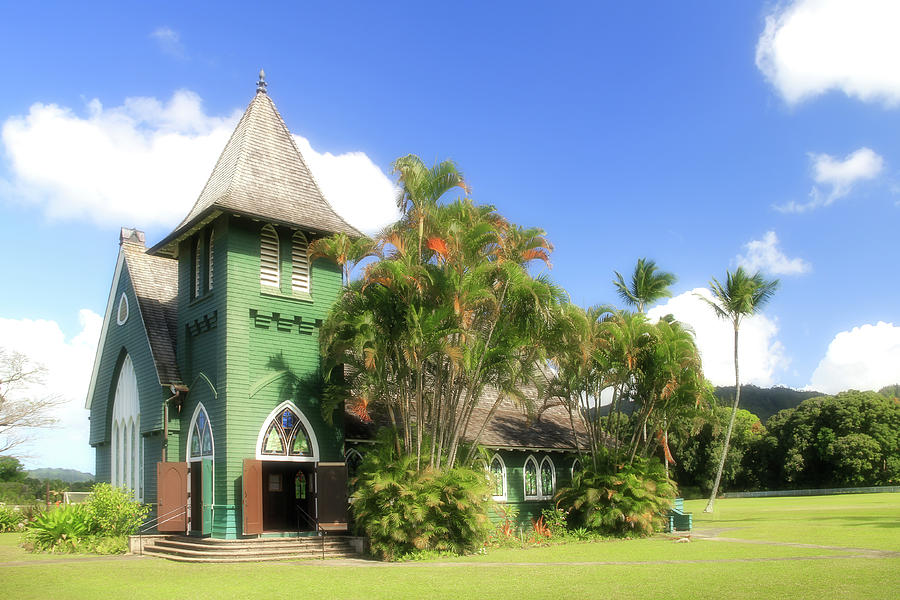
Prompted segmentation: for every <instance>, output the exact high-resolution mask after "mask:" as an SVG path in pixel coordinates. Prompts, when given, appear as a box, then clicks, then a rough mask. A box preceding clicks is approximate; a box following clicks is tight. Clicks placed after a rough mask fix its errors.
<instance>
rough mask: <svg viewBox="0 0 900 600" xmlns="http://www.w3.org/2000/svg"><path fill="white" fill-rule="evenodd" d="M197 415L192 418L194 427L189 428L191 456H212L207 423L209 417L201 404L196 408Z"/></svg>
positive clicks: (209, 428) (210, 436)
mask: <svg viewBox="0 0 900 600" xmlns="http://www.w3.org/2000/svg"><path fill="white" fill-rule="evenodd" d="M197 411H198V412H197V417H196V419H194V428H193V430H191V458H199V457H201V456H212V454H213V442H212V429H211V427H210V425H209V417H208V416H207V415H206V409H204V408H203V406H202V405H201V406H199V407H198V408H197Z"/></svg>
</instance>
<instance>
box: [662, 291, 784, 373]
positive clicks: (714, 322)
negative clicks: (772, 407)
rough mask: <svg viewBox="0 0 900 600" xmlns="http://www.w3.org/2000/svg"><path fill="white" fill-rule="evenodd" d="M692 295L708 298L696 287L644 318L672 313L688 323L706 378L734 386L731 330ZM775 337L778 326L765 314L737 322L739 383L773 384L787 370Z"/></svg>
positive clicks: (706, 305)
mask: <svg viewBox="0 0 900 600" xmlns="http://www.w3.org/2000/svg"><path fill="white" fill-rule="evenodd" d="M696 294H700V295H702V296H703V297H705V298H710V299H711V298H712V294H711V293H710V291H709V290H708V289H706V288H696V289H694V290H691V291H690V292H685V293H683V294H680V295H678V296H675V297H674V298H670V299H669V300H668V301H667V302H666V303H665V304H660V305H657V306H655V307H654V308H652V309H650V310H649V311H647V316H648V317H649V318H650V319H651V320H656V319H659V318H661V317H663V316H665V315H668V314H672V315H674V316H675V318H676V319H678V320H679V321H682V322H684V323H687V324H689V325H690V326H691V327H692V328H693V329H694V333H695V334H696V336H697V347H698V348H699V349H700V354H701V356H702V357H703V373H704V374H705V375H706V377H707V379H709V380H710V381H712V383H713V384H714V385H734V329H733V328H732V327H731V324H730V323H729V322H728V321H724V320H722V319H720V318H718V317H716V315H715V313H714V312H713V310H712V308H710V306H709V305H708V304H706V303H705V302H704V301H703V300H701V299H700V298H698V297H697V296H696ZM777 334H778V325H777V324H776V323H775V321H773V320H772V319H769V318H768V317H766V316H765V315H762V314H758V315H754V316H752V317H749V318H746V319H744V320H743V321H741V329H740V335H739V337H738V340H739V342H738V343H739V344H740V346H739V349H738V350H739V353H740V355H739V360H740V368H741V383H742V384H743V383H753V384H756V385H759V386H771V385H774V384H775V383H776V375H777V373H779V372H782V371H784V370H785V369H786V368H787V366H788V364H789V363H790V360H789V359H788V358H787V357H786V356H785V350H784V346H783V345H782V344H781V342H780V341H778V339H777V338H776V335H777Z"/></svg>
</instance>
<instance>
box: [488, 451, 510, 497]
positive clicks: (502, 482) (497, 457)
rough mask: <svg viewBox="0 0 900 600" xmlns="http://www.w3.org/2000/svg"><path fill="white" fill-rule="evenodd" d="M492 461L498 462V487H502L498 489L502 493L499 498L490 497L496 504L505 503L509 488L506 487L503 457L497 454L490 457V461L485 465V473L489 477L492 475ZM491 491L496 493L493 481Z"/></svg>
mask: <svg viewBox="0 0 900 600" xmlns="http://www.w3.org/2000/svg"><path fill="white" fill-rule="evenodd" d="M494 461H499V462H500V485H501V486H502V487H501V488H500V489H502V490H503V493H502V494H500V495H499V496H497V495H494V494H492V495H491V497H492V498H493V499H494V500H496V501H497V502H506V500H507V498H508V494H509V488H508V487H507V485H506V484H507V478H506V462H505V461H504V460H503V457H502V456H500V455H499V454H494V455H493V456H492V457H491V461H490V462H489V463H488V465H487V471H488V473H490V474H491V475H494V469H493V466H494ZM491 491H492V492H493V491H496V490H494V488H493V481H492V482H491Z"/></svg>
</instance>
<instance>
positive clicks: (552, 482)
mask: <svg viewBox="0 0 900 600" xmlns="http://www.w3.org/2000/svg"><path fill="white" fill-rule="evenodd" d="M545 462H546V463H549V464H550V495H549V496H544V495H542V494H541V492H542V491H543V489H544V487H543V485H542V483H543V481H542V480H543V471H544V463H545ZM555 493H556V465H554V464H553V460H552V459H551V458H550V457H549V456H545V457H544V458H543V459H542V460H541V462H540V464H539V465H538V498H540V499H541V500H549V499H551V498H553V494H555Z"/></svg>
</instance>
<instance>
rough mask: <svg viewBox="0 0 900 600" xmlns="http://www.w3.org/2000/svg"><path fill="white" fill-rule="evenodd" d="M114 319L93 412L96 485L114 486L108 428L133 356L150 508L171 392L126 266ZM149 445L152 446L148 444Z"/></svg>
mask: <svg viewBox="0 0 900 600" xmlns="http://www.w3.org/2000/svg"><path fill="white" fill-rule="evenodd" d="M114 286H115V293H114V294H113V313H112V315H111V316H110V323H109V325H108V327H107V330H106V337H105V338H104V340H102V344H103V352H102V354H101V356H100V357H99V359H100V367H99V369H98V371H97V379H96V382H95V386H94V395H93V397H92V398H91V410H90V437H89V440H90V444H91V445H92V446H94V448H95V469H96V474H97V481H109V480H110V462H111V460H110V425H111V420H112V409H113V402H114V400H115V395H116V385H117V383H118V375H119V370H120V368H121V366H122V361H124V359H125V356H126V354H127V355H129V356H131V361H132V363H133V365H134V373H135V377H136V379H137V385H138V395H139V398H140V412H141V439H142V440H145V442H144V500H145V501H147V502H152V501H154V500H155V498H156V481H155V480H156V477H155V475H154V474H155V472H156V462H157V461H158V460H160V452H161V445H160V443H159V441H156V442H155V443H154V442H153V441H152V440H154V439H155V440H160V439H161V438H159V437H158V436H156V437H154V436H152V435H151V434H152V432H155V431H158V430H159V429H161V428H162V402H163V400H164V399H165V397H166V392H167V390H166V389H164V388H163V387H162V386H160V384H159V378H158V377H157V374H156V365H155V364H154V362H153V355H152V354H151V352H150V343H149V341H148V339H147V332H146V330H145V328H144V323H143V321H142V320H141V315H140V309H139V307H138V302H137V297H136V296H135V294H134V288H133V286H132V283H131V276H130V274H129V272H128V268H127V263H126V264H124V265H123V266H122V269H121V271H120V272H119V279H118V281H116V282H114ZM123 293H124V294H125V296H126V298H128V319H127V320H126V321H125V323H124V324H122V325H118V324H117V322H116V312H117V309H118V305H119V299H120V298H121V297H122V294H123ZM148 436H150V437H148ZM147 440H151V441H150V442H149V443H147Z"/></svg>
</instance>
